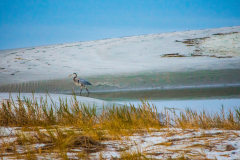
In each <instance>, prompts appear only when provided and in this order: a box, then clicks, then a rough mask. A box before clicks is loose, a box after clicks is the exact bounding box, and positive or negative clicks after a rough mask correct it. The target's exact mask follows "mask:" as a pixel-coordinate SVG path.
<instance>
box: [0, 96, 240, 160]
mask: <svg viewBox="0 0 240 160" xmlns="http://www.w3.org/2000/svg"><path fill="white" fill-rule="evenodd" d="M46 96H49V95H46ZM19 97H20V96H19ZM19 97H18V101H17V102H16V101H14V100H13V99H12V98H10V100H3V101H2V102H1V106H0V126H2V127H20V130H19V132H16V133H10V134H9V135H8V136H9V137H10V136H12V138H13V140H12V141H5V140H4V136H0V142H1V143H0V152H1V154H0V157H4V156H13V157H15V158H23V159H31V157H36V156H37V155H39V154H43V155H45V156H46V157H55V158H56V157H58V158H59V157H60V158H61V159H68V158H69V156H68V155H67V153H73V154H74V155H75V157H77V158H79V159H80V158H82V159H87V158H89V154H90V153H97V152H99V151H102V150H104V149H105V148H106V145H105V144H104V142H105V141H109V140H121V139H122V137H128V136H131V135H134V134H136V133H137V134H139V135H141V134H144V133H151V132H153V131H154V132H156V131H159V132H162V131H163V130H161V129H162V128H166V130H165V132H164V134H163V135H162V136H163V137H172V136H174V135H175V134H179V133H178V132H177V131H173V130H171V129H169V128H170V127H178V128H182V129H183V132H184V130H185V131H187V129H193V130H199V129H212V128H218V129H226V130H229V129H231V130H238V129H240V123H239V122H240V107H235V108H234V110H229V112H228V114H227V115H226V113H225V112H224V109H223V108H222V112H221V114H218V113H216V114H214V115H211V114H209V113H207V112H206V111H202V112H201V113H198V112H196V111H193V110H190V109H186V110H181V111H180V113H179V114H176V111H177V110H176V109H165V110H164V112H162V113H160V114H159V113H158V112H157V109H156V107H155V106H153V105H150V104H149V103H148V102H146V101H142V105H141V106H139V107H137V108H136V107H135V106H134V105H130V106H123V107H116V106H113V107H111V108H106V107H104V109H103V111H102V113H100V114H97V113H96V107H95V106H87V105H85V104H82V103H79V102H78V101H77V100H76V96H73V98H72V100H71V101H70V103H68V102H67V100H64V99H60V105H59V106H57V105H56V104H55V103H54V102H53V101H52V100H51V103H50V104H49V103H48V102H47V97H46V98H45V99H44V98H42V99H41V100H40V102H38V101H37V100H36V99H35V98H34V94H33V98H32V99H27V98H24V99H23V100H21V99H20V98H19ZM49 97H50V96H49ZM50 99H51V97H50ZM159 115H161V116H162V117H164V118H162V119H160V118H159ZM163 115H165V116H163ZM189 133H191V132H190V131H189ZM180 134H181V133H180ZM213 136H220V134H219V135H218V133H215V134H207V133H206V134H202V135H201V137H195V138H208V137H213ZM234 136H235V137H238V136H239V135H238V134H237V133H236V134H234ZM180 140H183V139H171V140H170V141H167V142H164V143H159V144H156V145H159V146H165V147H169V146H171V145H173V143H175V142H176V141H180ZM39 144H43V145H42V146H39V147H36V145H39ZM191 147H198V148H208V149H211V147H212V146H211V145H210V144H207V143H206V144H204V145H200V146H191ZM117 151H118V152H120V157H121V159H146V156H145V155H146V154H145V153H144V152H142V151H141V149H139V151H131V150H130V151H129V146H125V148H124V147H123V148H119V149H118V150H117ZM75 153H76V154H75ZM157 153H158V152H156V154H157ZM100 158H101V155H100ZM184 158H185V159H186V157H179V159H184Z"/></svg>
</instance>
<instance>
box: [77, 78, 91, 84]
mask: <svg viewBox="0 0 240 160" xmlns="http://www.w3.org/2000/svg"><path fill="white" fill-rule="evenodd" d="M78 83H81V84H82V85H92V84H91V83H90V82H88V81H86V80H85V79H81V78H79V79H78Z"/></svg>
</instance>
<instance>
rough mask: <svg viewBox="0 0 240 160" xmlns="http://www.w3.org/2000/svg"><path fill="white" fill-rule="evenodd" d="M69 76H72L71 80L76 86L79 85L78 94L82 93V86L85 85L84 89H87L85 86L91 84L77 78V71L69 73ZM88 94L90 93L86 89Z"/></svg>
mask: <svg viewBox="0 0 240 160" xmlns="http://www.w3.org/2000/svg"><path fill="white" fill-rule="evenodd" d="M71 76H73V81H74V83H75V84H76V85H77V86H81V91H80V95H81V93H82V87H85V88H86V90H87V91H88V89H87V87H86V86H87V85H92V84H91V83H89V82H88V81H86V80H85V79H81V78H77V73H73V74H71V75H69V76H68V77H71ZM88 94H90V93H89V91H88Z"/></svg>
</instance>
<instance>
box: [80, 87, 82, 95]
mask: <svg viewBox="0 0 240 160" xmlns="http://www.w3.org/2000/svg"><path fill="white" fill-rule="evenodd" d="M81 93H82V86H81V91H80V95H81Z"/></svg>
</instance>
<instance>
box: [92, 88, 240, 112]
mask: <svg viewBox="0 0 240 160" xmlns="http://www.w3.org/2000/svg"><path fill="white" fill-rule="evenodd" d="M89 97H92V98H98V99H102V100H106V101H111V102H116V103H120V104H127V105H129V104H133V105H135V106H138V105H139V104H141V103H142V102H141V100H147V101H148V102H149V103H150V104H151V105H152V104H153V105H154V106H156V108H157V109H158V112H161V111H163V110H164V108H177V109H181V110H185V109H186V108H189V109H193V110H197V111H203V110H205V111H208V113H216V112H218V113H220V112H221V111H222V107H224V110H225V112H228V110H229V109H234V107H240V86H237V87H236V86H235V87H217V88H213V87H212V88H210V87H209V88H192V89H189V88H188V89H172V90H171V89H170V90H143V91H124V92H111V93H109V92H98V93H96V92H95V93H94V92H93V93H92V94H90V95H89Z"/></svg>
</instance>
